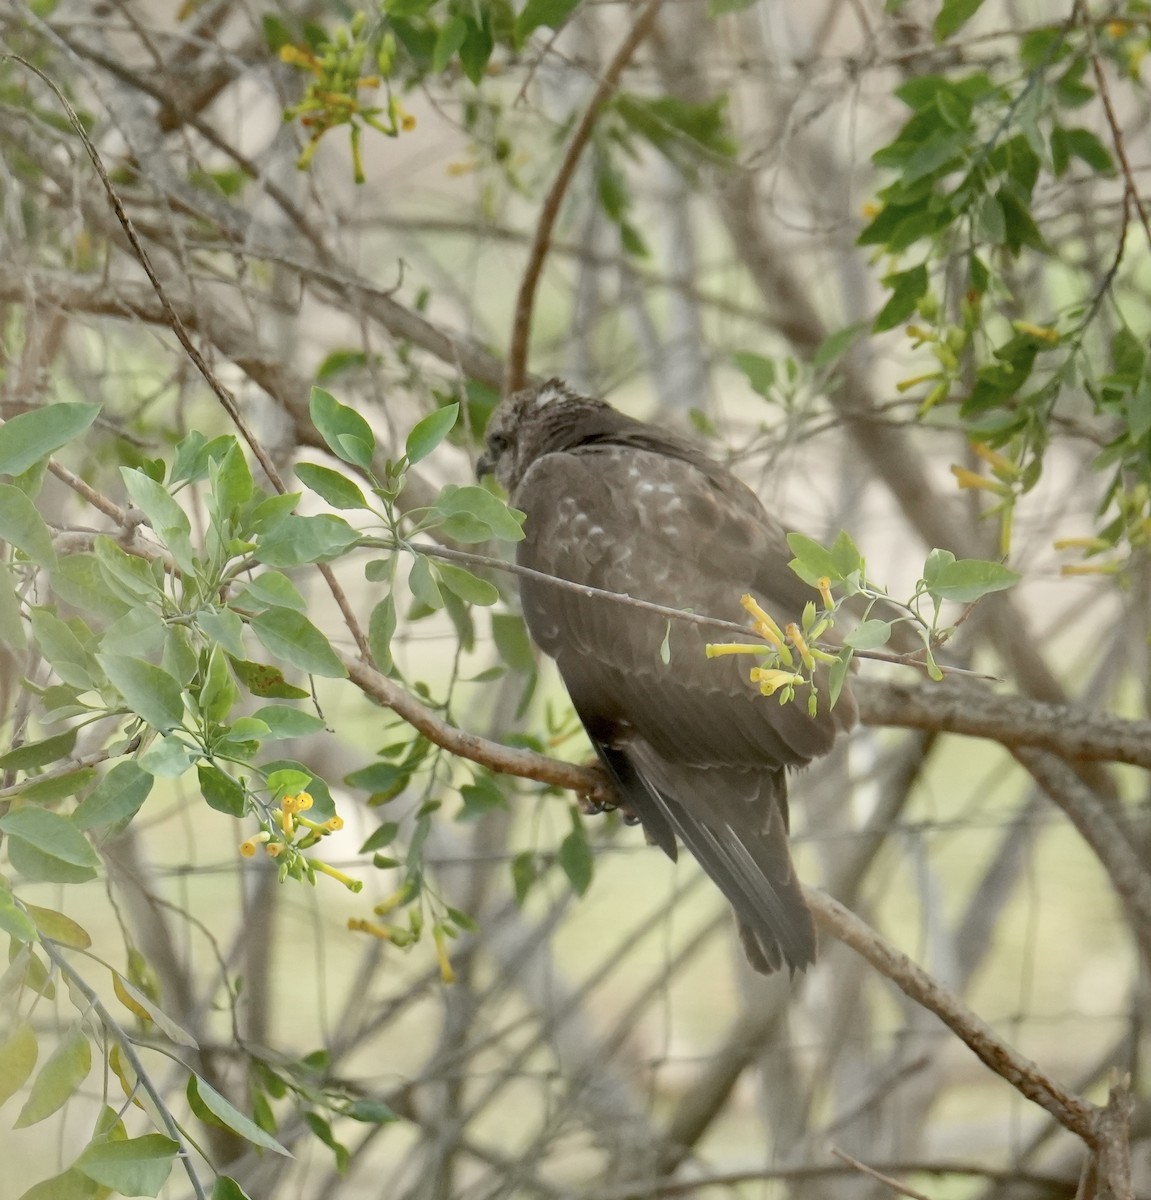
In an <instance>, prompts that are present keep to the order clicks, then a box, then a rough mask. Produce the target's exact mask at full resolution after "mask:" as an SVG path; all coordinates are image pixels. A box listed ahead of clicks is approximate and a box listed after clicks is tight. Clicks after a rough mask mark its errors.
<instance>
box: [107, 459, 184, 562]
mask: <svg viewBox="0 0 1151 1200" xmlns="http://www.w3.org/2000/svg"><path fill="white" fill-rule="evenodd" d="M120 475H121V477H122V478H123V480H124V486H125V487H126V488H127V489H128V495H129V496H131V497H132V503H133V504H135V506H136V507H137V508H138V509H140V511H141V512H142V513H143V514H144V515H145V516H146V517H147V518H148V524H149V525H151V526H152V529H153V531H154V532H155V534H156V536H157V537H158V538H159V539H160V540H161V541H162V542H163V543H164V545H165V546H167V547H168V549H169V550H170V551H171V553H172V557H173V558H174V559H175V560H176V562H177V563H178V564H179V565H180V567H181V568H182V569H183V570H185V571H189V572H191V571H194V570H195V567H196V561H195V555H194V554H193V553H192V544H191V539H190V535H191V532H192V524H191V522H190V521H189V520H188V514H187V513H186V512H185V511H184V510H183V509H182V508H181V507H180V505H179V504H177V503H176V501H175V500H174V499H173V498H172V496H171V495H170V494H169V492H168V491H167V489H166V488H165V487H163V486H162V485H161V484H159V483H157V482H156V481H155V480H154V479H150V478H149V477H148V476H147V475H145V474H144V472H143V471H140V470H136V469H133V468H131V467H121V468H120Z"/></svg>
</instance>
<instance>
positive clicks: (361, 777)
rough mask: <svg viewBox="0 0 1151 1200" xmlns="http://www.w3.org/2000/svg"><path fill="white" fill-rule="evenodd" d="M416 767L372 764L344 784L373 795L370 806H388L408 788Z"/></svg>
mask: <svg viewBox="0 0 1151 1200" xmlns="http://www.w3.org/2000/svg"><path fill="white" fill-rule="evenodd" d="M415 766H416V764H414V763H411V764H409V763H401V764H399V765H397V764H396V763H372V764H370V765H369V766H366V767H362V768H361V769H360V770H358V771H353V772H352V773H351V774H350V775H349V776H348V777H347V778H346V779H345V780H344V782H345V783H346V784H347V785H348V787H354V788H362V789H363V790H364V791H366V792H369V793H371V794H370V795H369V797H368V803H369V804H371V805H373V806H375V805H379V804H386V803H387V802H388V801H389V800H394V799H395V797H396V796H398V795H399V794H400V793H401V792H402V791H403V790H404V788H405V787H407V785H408V780H409V779H411V777H412V771H413V770H415Z"/></svg>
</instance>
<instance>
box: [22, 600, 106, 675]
mask: <svg viewBox="0 0 1151 1200" xmlns="http://www.w3.org/2000/svg"><path fill="white" fill-rule="evenodd" d="M29 625H30V628H31V630H32V638H33V640H34V641H35V643H36V645H37V646H38V647H39V648H40V652H41V653H42V654H43V655H44V657H45V658H46V659H47V660H48V661H49V662H50V663H51V664H52V666H53V668H54V669H55V671H56V674H57V675H58V676H59V677H60V678H61V679H62V680H63V681H64V682H65V683H70V684H71V685H72V686H73V687H77V688H80V689H81V690H84V691H86V690H87V689H88V688H92V687H94V686H96V685H97V684H98V683H99V681H100V680H101V679H102V674H101V672H100V669H99V667H98V666H97V665H96V660H95V658H94V657H93V655H92V653H91V651H90V650H89V649H88V647H87V646H86V645H85V644H84V642H82V641H81V640H80V638H79V636H78V634H77V630H80V631H81V632H83V633H85V634H86V637H87V638H88V639H89V641H90V640H91V633H90V631H88V630H87V627H86V626H84V625H83V623H82V622H79V623H77V622H75V621H74V622H72V623H69V622H67V621H62V620H60V618H59V617H58V616H57V615H56V614H55V613H54V612H52V611H51V610H50V609H47V608H33V609H32V610H31V613H30V614H29Z"/></svg>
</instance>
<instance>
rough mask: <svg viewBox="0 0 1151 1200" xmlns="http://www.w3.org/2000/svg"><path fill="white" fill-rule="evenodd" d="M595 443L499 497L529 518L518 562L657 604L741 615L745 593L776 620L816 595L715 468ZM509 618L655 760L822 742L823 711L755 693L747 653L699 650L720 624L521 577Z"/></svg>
mask: <svg viewBox="0 0 1151 1200" xmlns="http://www.w3.org/2000/svg"><path fill="white" fill-rule="evenodd" d="M727 479H728V480H730V484H731V485H732V486H731V487H730V488H729V489H728V490H721V489H720V488H719V487H717V486H716V484H715V482H714V481H713V480H712V479H710V478H708V476H706V475H705V474H704V473H703V472H702V471H701V470H700V469H699V468H698V467H696V466H695V465H693V464H691V463H688V462H684V461H682V460H680V459H676V458H669V457H667V456H664V455H661V454H658V453H656V452H654V451H650V450H635V449H631V448H627V447H617V446H611V445H608V446H604V447H597V448H595V449H589V450H581V451H579V452H576V453H557V454H548V455H545V456H543V457H542V458H540V459H538V460H537V461H536V462H535V463H534V464H533V465H532V467H531V468H530V470H529V471H528V473H527V475H526V476H525V478H524V481H523V483H522V485H521V486H520V488H519V489H517V492H516V495H515V496H514V497H513V502H514V503H515V504H516V505H517V507H519V508H522V509H523V510H524V511H525V512H526V513H527V514H528V515H527V520H526V522H525V526H524V529H525V535H526V536H525V539H524V541H523V542H521V543H520V547H519V552H518V555H519V561H520V562H521V564H523V565H524V566H528V567H532V568H534V569H536V570H538V571H542V572H544V573H546V574H551V575H556V576H559V577H561V578H564V579H568V580H571V581H572V582H575V583H580V584H587V585H590V586H592V587H595V588H599V589H602V590H604V591H608V592H615V593H623V594H628V595H631V596H633V597H635V598H637V599H641V600H648V601H652V602H655V603H657V604H662V605H667V606H669V607H672V608H677V609H686V610H689V611H691V612H694V613H697V614H701V615H706V616H713V617H720V618H722V619H724V620H728V621H734V622H738V623H740V624H744V625H746V624H748V617H747V614H746V613H745V612H744V610H743V608H742V607H741V605H740V596H741V595H742V594H743V593H745V592H751V593H752V594H754V595H755V596H756V598H757V599H758V600H759V601H760V603H761V604H763V605H764V607H765V608H767V610H768V611H769V612H771V613H772V615H773V616H775V618H776V620H777V621H778V622H779V623H780V624H781V625H783V624H785V623H786V622H788V621H792V620H798V619H799V617H800V615H801V613H802V609H803V605H804V604H805V603H806V602H807V601H808V600H809V599H811V598H813V597H814V596H815V595H816V593H815V592H814V591H812V589H810V588H808V587H807V586H806V585H805V584H804V583H802V581H800V580H799V579H798V578H797V577H796V575H795V574H794V572H792V570H791V569H790V568H789V566H788V565H787V564H788V561H789V559H790V554H789V552H788V549H787V545H786V542H785V540H784V538H783V534H782V531H781V530H780V529H779V527H778V526H776V525H775V524H774V523H773V522H771V521H770V519H769V518H768V517H767V515H766V513H764V511H763V509H762V507H761V506H760V505H759V502H758V500H756V498H755V497H754V495H753V494H752V493H751V492H750V491H748V490H747V489H746V488H744V487H743V485H742V484H739V483H738V482H737V481H736V480H735V479H734V478H732V477H730V476H727ZM520 594H521V598H522V601H523V607H524V616H525V618H526V620H527V622H528V627H529V629H530V630H531V633H532V636H533V638H534V639H535V641H536V643H537V644H538V645H539V646H540V647H541V648H542V649H543V650H544V651H545V652H546V653H548V654H550V655H551V656H552V657H553V658H555V659H556V660H557V662H558V663H559V666H560V670H561V672H562V674H563V677H564V681H565V682H566V683H567V685H568V689H569V691H571V693H572V695H573V699H576V698H577V697H578V699H577V707H580V708H581V709H582V710H583V711H586V712H588V713H591V714H593V715H599V716H602V717H603V718H604V719H608V720H614V721H621V720H622V721H624V722H626V723H627V724H628V725H629V726H631V727H632V728H634V729H635V731H636V732H637V733H640V734H642V735H643V736H644V738H645V739H646V740H647V741H649V742H650V743H651V744H652V745H653V747H654V748H655V749H656V750H657V752H659V753H660V754H662V755H665V756H667V757H669V758H681V759H683V760H684V761H688V762H695V763H709V764H713V765H720V764H728V765H749V766H750V765H755V766H763V765H764V764H766V763H771V764H774V765H777V766H782V765H799V764H803V763H806V762H809V761H810V760H811V759H812V758H814V757H816V756H818V755H820V754H824V753H826V752H827V751H828V750H829V749H830V747H831V744H832V742H833V740H834V737H835V733H836V718H835V716H834V714H833V713H828V712H827V711H826V708H824V709H823V710H822V711H821V714H820V715H819V716H818V717H817V718H815V719H812V718H811V717H809V716H808V714H807V711H806V708H805V707H804V706H803V705H802V704H787V705H780V704H779V703H778V702H777V701H776V700H775V699H766V698H764V697H763V696H761V695H760V694H759V692H758V690H757V689H756V688H755V687H754V686H753V685H752V684H751V683H750V682H749V680H748V669H749V667H750V666H752V665H753V663H752V660H750V659H748V658H742V657H735V656H725V657H723V658H717V659H708V658H707V657H706V655H705V653H704V646H705V645H706V644H707V643H708V642H715V641H728V640H732V639H731V638H730V637H728V635H726V634H724V633H723V632H722V631H720V630H715V629H708V628H707V627H706V626H696V625H691V624H687V623H684V622H680V621H674V620H672V621H669V620H667V619H665V618H663V617H661V616H659V615H658V614H653V613H650V612H646V611H642V610H638V609H635V608H632V607H628V606H625V605H622V604H620V603H618V602H615V601H611V600H607V599H604V598H602V597H595V596H592V597H589V596H585V595H582V594H580V593H577V592H573V591H571V590H568V589H563V588H558V587H553V586H550V585H548V584H546V583H543V582H542V581H536V580H532V579H523V580H522V581H521V587H520Z"/></svg>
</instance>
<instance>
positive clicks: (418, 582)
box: [408, 554, 444, 610]
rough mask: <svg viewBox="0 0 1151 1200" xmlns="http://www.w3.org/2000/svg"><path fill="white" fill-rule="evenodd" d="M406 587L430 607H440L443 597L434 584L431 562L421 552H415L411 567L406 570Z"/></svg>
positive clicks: (417, 598)
mask: <svg viewBox="0 0 1151 1200" xmlns="http://www.w3.org/2000/svg"><path fill="white" fill-rule="evenodd" d="M408 587H409V588H411V590H412V596H413V597H414V598H415V599H416V600H418V601H419V602H420V603H421V604H424V605H426V606H427V607H428V608H430V609H433V610H435V609H438V608H442V607H443V604H444V598H443V597H442V596H441V595H440V589H439V588H438V587H437V586H436V580H435V576H434V575H433V574H432V568H431V564H430V563H429V562H428V560H427V559H426V558H425V557H424V555H422V554H417V555H416V557H415V559H414V560H413V561H412V569H411V570H410V571H409V572H408Z"/></svg>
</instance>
